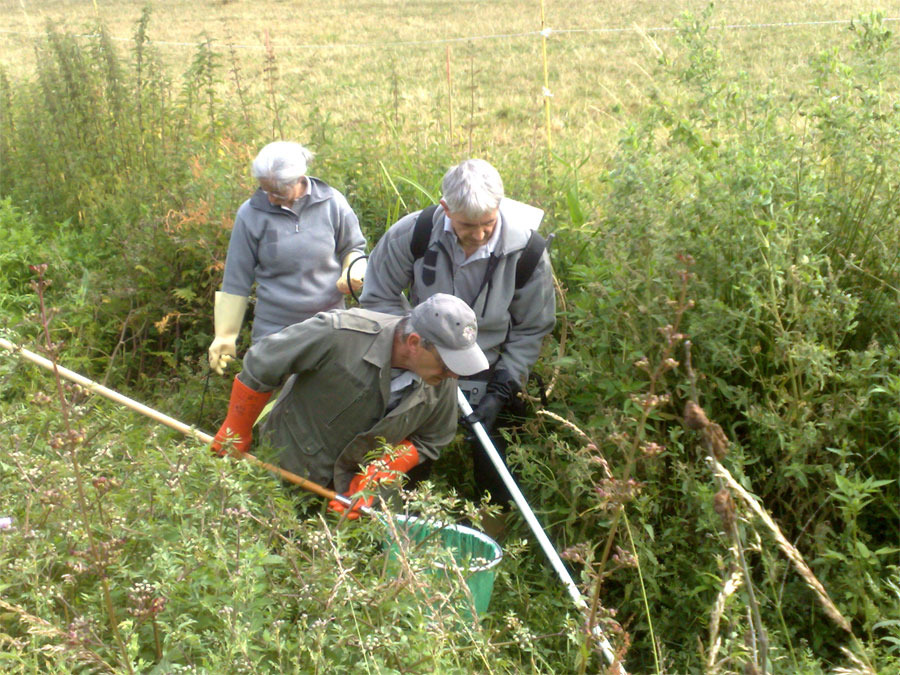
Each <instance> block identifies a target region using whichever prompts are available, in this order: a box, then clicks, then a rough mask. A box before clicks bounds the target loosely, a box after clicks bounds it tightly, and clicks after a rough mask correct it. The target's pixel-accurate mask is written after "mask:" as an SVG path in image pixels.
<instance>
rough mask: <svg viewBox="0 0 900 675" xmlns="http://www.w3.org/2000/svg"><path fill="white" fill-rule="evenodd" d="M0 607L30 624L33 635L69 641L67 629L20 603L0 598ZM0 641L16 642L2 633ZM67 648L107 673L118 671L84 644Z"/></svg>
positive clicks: (84, 661) (78, 657)
mask: <svg viewBox="0 0 900 675" xmlns="http://www.w3.org/2000/svg"><path fill="white" fill-rule="evenodd" d="M0 609H4V610H6V611H7V612H11V613H13V614H15V615H16V616H17V617H19V620H20V621H22V622H24V623H26V624H28V632H29V633H30V634H32V635H41V636H44V637H48V638H53V639H56V640H59V641H60V642H61V643H67V642H68V635H67V634H66V632H65V631H63V630H60V629H59V628H57V627H56V626H54V625H53V624H52V623H50V622H49V621H46V620H45V619H42V618H41V617H39V616H35V615H34V614H31V613H29V612H27V611H26V610H24V609H23V608H22V607H19V606H18V605H12V604H10V603H8V602H5V601H4V600H3V599H2V598H0ZM0 641H2V642H11V643H15V640H13V639H12V638H10V637H8V636H6V635H2V634H0ZM69 644H71V643H69ZM66 649H71V650H72V651H74V652H75V658H77V659H78V660H79V661H81V662H83V663H90V664H92V665H93V666H94V667H95V668H100V669H102V670H103V671H104V672H107V673H114V672H116V669H115V668H113V667H112V666H111V665H110V664H108V663H107V662H106V661H104V660H103V658H102V657H101V656H100V655H99V654H97V652H95V651H93V650H91V649H88V648H87V647H85V646H83V645H78V646H67V647H66ZM38 651H40V650H38Z"/></svg>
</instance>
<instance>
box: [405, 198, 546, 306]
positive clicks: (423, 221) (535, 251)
mask: <svg viewBox="0 0 900 675" xmlns="http://www.w3.org/2000/svg"><path fill="white" fill-rule="evenodd" d="M438 206H440V205H439V204H432V205H431V206H428V207H426V208H424V209H422V211H421V212H420V213H419V216H418V217H417V218H416V224H415V225H414V226H413V235H412V239H411V240H410V242H409V250H410V253H412V255H413V260H418V259H419V258H421V257H422V256H423V255H425V251H426V250H427V249H428V242H429V241H430V240H431V231H432V230H433V229H434V212H435V211H437V209H438ZM551 236H552V235H551ZM548 245H549V241H548V240H547V239H544V238H543V237H542V236H541V235H540V234H538V232H537V230H532V231H531V235H530V236H529V237H528V243H526V244H525V248H524V249H523V250H522V255H521V256H519V260H518V262H517V263H516V290H519V289H520V288H522V286H524V285H525V284H527V283H528V280H529V279H530V278H531V275H532V274H534V270H535V268H536V267H537V265H538V263H539V262H540V260H541V255H542V254H543V253H544V251H545V250H546V249H547V246H548Z"/></svg>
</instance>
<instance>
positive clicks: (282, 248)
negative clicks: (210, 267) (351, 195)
mask: <svg viewBox="0 0 900 675" xmlns="http://www.w3.org/2000/svg"><path fill="white" fill-rule="evenodd" d="M307 180H308V186H309V189H308V191H307V194H306V195H304V196H303V197H301V198H300V199H299V200H297V202H295V204H294V208H296V210H297V213H293V212H292V211H290V210H288V209H285V208H282V207H280V206H275V205H273V204H271V203H269V199H268V197H267V196H266V193H265V192H263V191H262V190H257V191H256V192H255V193H254V194H253V196H252V197H250V199H248V200H247V201H246V202H244V203H243V204H242V205H241V207H240V208H239V209H238V212H237V216H236V217H235V220H234V229H233V230H232V231H231V240H230V242H229V244H228V256H227V257H226V259H225V278H224V280H223V282H222V290H223V291H225V292H226V293H231V294H233V295H242V296H249V295H250V290H251V288H252V286H253V283H254V281H255V282H256V307H255V309H254V315H255V316H256V317H258V318H260V319H262V320H264V321H265V322H266V323H267V324H272V331H271V332H274V330H277V329H280V328H283V327H285V326H290V325H291V324H294V323H298V322H300V321H303V320H304V319H308V318H309V317H311V316H313V315H314V314H315V313H316V312H321V311H326V310H329V309H335V308H340V307H343V303H344V296H343V295H342V294H341V292H340V291H339V290H338V289H337V287H336V286H335V283H336V282H337V280H338V276H339V275H340V273H341V264H342V262H343V260H344V258H345V257H346V255H347V254H348V253H351V252H353V251H359V252H360V253H364V252H365V247H366V240H365V238H364V237H363V234H362V231H361V230H360V227H359V219H358V218H357V217H356V214H355V213H354V212H353V209H351V208H350V205H349V204H348V203H347V200H346V199H345V198H344V195H342V194H341V193H340V192H338V191H337V190H335V189H334V188H332V187H331V186H329V185H328V184H326V183H324V182H322V181H321V180H319V179H317V178H311V177H307ZM266 332H270V331H266Z"/></svg>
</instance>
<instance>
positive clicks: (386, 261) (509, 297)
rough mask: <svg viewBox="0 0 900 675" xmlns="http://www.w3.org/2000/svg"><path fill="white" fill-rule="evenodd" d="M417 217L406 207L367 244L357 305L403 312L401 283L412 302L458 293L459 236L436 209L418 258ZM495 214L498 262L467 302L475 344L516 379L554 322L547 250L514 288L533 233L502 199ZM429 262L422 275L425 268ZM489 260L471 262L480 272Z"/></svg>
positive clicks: (523, 374)
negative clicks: (455, 253)
mask: <svg viewBox="0 0 900 675" xmlns="http://www.w3.org/2000/svg"><path fill="white" fill-rule="evenodd" d="M418 215H419V214H418V213H411V214H410V215H408V216H405V217H404V218H401V219H400V220H399V221H397V222H396V223H394V224H393V225H392V226H391V227H390V229H389V230H388V231H387V232H386V233H385V234H384V236H383V237H382V238H381V240H380V241H379V242H378V244H376V246H375V248H374V249H373V250H372V254H371V256H370V257H369V268H368V272H367V273H366V280H365V284H364V286H363V292H362V295H361V296H360V305H362V306H363V307H365V308H366V309H371V310H375V311H378V312H389V313H391V314H403V313H404V310H403V305H402V301H401V300H400V293H401V291H403V290H404V289H406V288H409V296H410V298H409V299H410V301H411V302H412V304H413V305H417V304H418V303H420V302H422V301H423V300H425V299H427V298H429V297H431V296H432V295H434V294H435V293H449V294H451V295H456V296H458V297H460V293H459V292H458V289H457V276H458V275H459V267H458V266H457V265H456V263H455V262H454V261H453V257H452V256H451V254H450V251H451V247H452V244H453V241H454V239H455V237H456V235H455V234H454V233H453V232H452V231H451V232H446V231H445V230H444V210H443V209H441V208H438V209H437V210H436V211H435V214H434V226H433V228H432V230H431V239H430V240H429V242H428V249H427V251H426V253H425V255H424V256H423V257H421V258H419V259H418V260H416V259H414V258H413V254H412V251H411V250H410V242H411V240H412V235H413V229H414V228H415V223H416V218H417V217H418ZM500 218H501V219H502V223H501V229H500V235H499V238H500V240H499V241H498V242H497V244H496V248H495V249H494V254H493V256H492V257H494V258H496V261H495V264H496V267H495V268H494V270H493V273H492V274H490V278H489V279H487V281H486V283H485V284H484V286H483V287H482V289H481V291H480V292H479V293H478V295H477V296H476V297H475V298H474V300H472V301H471V302H470V304H471V307H472V309H473V310H474V311H475V316H476V317H477V319H478V346H479V347H481V349H482V350H483V351H484V353H485V355H486V356H487V358H488V361H489V362H490V363H491V365H492V366H494V367H495V369H501V370H506V371H508V372H509V373H510V374H511V375H512V376H513V377H514V378H516V379H517V380H519V381H520V382H521V381H523V380H524V378H526V377H527V376H528V372H529V370H530V369H531V366H532V365H534V362H535V361H536V360H537V358H538V356H539V354H540V350H541V341H542V340H543V338H544V336H545V335H546V334H547V333H549V332H550V331H551V330H552V329H553V326H554V325H555V324H556V317H555V312H556V296H555V295H554V290H553V272H552V269H551V267H550V258H549V256H548V255H547V252H546V251H544V253H543V255H542V256H541V260H540V262H539V263H538V265H537V267H536V268H535V270H534V273H533V274H532V275H531V277H530V278H529V280H528V282H527V283H525V285H524V286H523V287H522V288H520V289H518V290H516V288H515V279H516V263H517V262H518V260H519V257H520V256H521V255H522V252H523V250H524V248H525V244H526V243H527V242H528V237H529V235H530V233H531V231H530V230H529V229H528V228H527V227H522V226H521V225H520V224H518V223H517V222H515V220H514V219H513V218H509V217H507V216H506V215H505V214H504V208H503V206H502V203H501V208H500ZM429 261H430V262H431V264H428V265H427V266H428V274H427V275H426V274H423V270H424V268H425V267H426V264H427V263H428V262H429ZM489 264H490V258H482V259H480V260H476V261H473V262H471V263H469V265H471V266H473V267H474V268H475V270H481V271H480V274H481V276H482V277H483V276H484V273H485V271H486V270H487V268H488V265H489ZM471 272H472V270H470V271H469V274H471ZM426 278H427V279H428V280H429V283H426ZM463 300H466V301H467V302H469V301H470V299H469V298H463Z"/></svg>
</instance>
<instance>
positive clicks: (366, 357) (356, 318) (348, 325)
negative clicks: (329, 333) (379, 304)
mask: <svg viewBox="0 0 900 675" xmlns="http://www.w3.org/2000/svg"><path fill="white" fill-rule="evenodd" d="M402 318H403V317H401V316H394V315H393V314H382V313H381V312H373V311H371V310H368V309H362V308H360V307H354V308H352V309H348V310H344V311H338V312H334V314H333V321H334V326H335V328H338V329H343V330H352V331H357V332H360V333H368V334H369V335H372V336H373V337H372V342H371V343H370V344H369V347H368V349H366V353H365V354H363V355H362V359H363V361H365V362H367V363H371V364H372V365H373V366H375V367H376V368H378V370H379V372H380V376H379V382H378V385H379V386H378V388H379V390H380V392H381V399H382V401H383V402H384V405H385V406H387V402H388V401H389V400H390V398H391V367H392V366H391V359H392V357H393V353H394V330H395V329H396V327H397V324H398V323H400V319H402ZM404 398H406V397H404Z"/></svg>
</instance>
